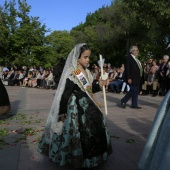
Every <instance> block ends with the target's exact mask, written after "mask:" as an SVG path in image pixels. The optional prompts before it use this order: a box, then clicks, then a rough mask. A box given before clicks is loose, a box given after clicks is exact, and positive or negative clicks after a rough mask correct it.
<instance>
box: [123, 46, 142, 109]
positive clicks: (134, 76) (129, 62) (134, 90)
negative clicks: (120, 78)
mask: <svg viewBox="0 0 170 170" xmlns="http://www.w3.org/2000/svg"><path fill="white" fill-rule="evenodd" d="M138 53H139V50H138V47H137V46H132V47H130V54H129V55H127V56H126V59H125V74H126V79H127V83H128V84H129V86H130V90H129V91H128V93H127V94H126V95H125V96H124V97H123V98H122V99H121V107H122V108H126V103H127V102H128V101H129V100H130V99H131V98H132V103H131V108H133V109H141V108H142V107H139V106H138V94H139V85H140V81H141V77H142V74H143V68H142V65H141V63H140V61H139V60H138V59H137V56H138Z"/></svg>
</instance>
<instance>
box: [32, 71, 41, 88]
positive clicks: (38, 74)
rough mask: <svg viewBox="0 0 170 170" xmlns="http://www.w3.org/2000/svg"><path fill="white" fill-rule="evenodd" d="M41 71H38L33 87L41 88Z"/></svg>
mask: <svg viewBox="0 0 170 170" xmlns="http://www.w3.org/2000/svg"><path fill="white" fill-rule="evenodd" d="M41 78H42V76H41V71H40V70H37V71H36V77H35V79H34V80H35V81H33V87H37V88H39V87H40V83H41Z"/></svg>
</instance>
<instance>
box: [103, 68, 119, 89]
mask: <svg viewBox="0 0 170 170" xmlns="http://www.w3.org/2000/svg"><path fill="white" fill-rule="evenodd" d="M117 74H118V73H117V70H116V68H113V72H110V73H109V75H108V79H107V83H106V92H108V87H109V85H110V83H111V82H113V81H114V80H115V78H116V76H117Z"/></svg>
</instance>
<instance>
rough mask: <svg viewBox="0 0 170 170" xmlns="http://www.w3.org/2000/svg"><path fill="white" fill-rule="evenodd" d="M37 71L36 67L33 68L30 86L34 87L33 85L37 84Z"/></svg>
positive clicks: (29, 81)
mask: <svg viewBox="0 0 170 170" xmlns="http://www.w3.org/2000/svg"><path fill="white" fill-rule="evenodd" d="M35 77H36V71H35V69H33V71H32V77H31V78H30V79H29V80H28V87H33V85H35V83H36V78H35Z"/></svg>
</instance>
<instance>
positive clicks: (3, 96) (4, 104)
mask: <svg viewBox="0 0 170 170" xmlns="http://www.w3.org/2000/svg"><path fill="white" fill-rule="evenodd" d="M9 110H10V101H9V97H8V93H7V91H6V88H5V87H4V85H3V83H2V81H1V79H0V115H2V114H5V113H8V112H9Z"/></svg>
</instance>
